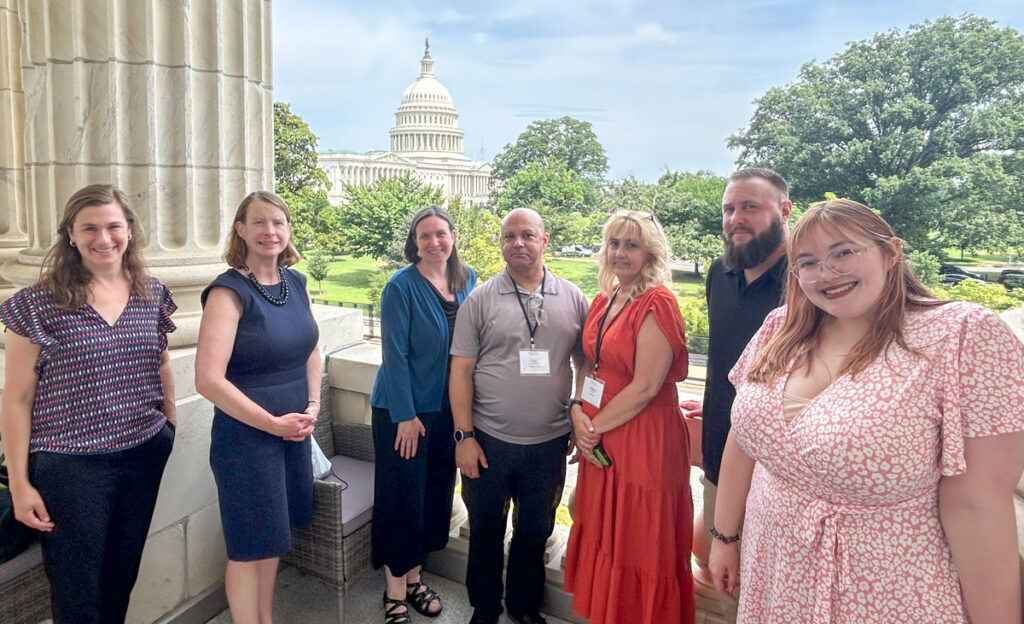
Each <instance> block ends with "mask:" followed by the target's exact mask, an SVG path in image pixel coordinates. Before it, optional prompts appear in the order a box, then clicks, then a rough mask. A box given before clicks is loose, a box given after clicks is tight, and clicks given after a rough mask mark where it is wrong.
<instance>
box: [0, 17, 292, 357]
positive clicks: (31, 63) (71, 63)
mask: <svg viewBox="0 0 1024 624" xmlns="http://www.w3.org/2000/svg"><path fill="white" fill-rule="evenodd" d="M0 1H6V2H11V1H12V0H0ZM20 10H21V17H22V20H23V22H24V25H25V30H24V40H23V43H22V46H21V59H22V60H21V64H22V81H23V84H24V92H25V110H26V111H27V114H26V119H25V128H26V130H25V162H26V165H25V195H26V197H27V200H28V205H29V206H30V207H31V209H30V210H29V211H28V247H27V248H26V249H25V250H24V251H22V252H21V253H19V254H18V257H17V258H15V259H14V260H10V261H8V262H7V263H6V264H4V265H3V267H2V268H0V275H2V276H3V277H4V278H5V279H7V280H10V281H11V282H13V283H14V284H15V285H18V286H22V285H27V284H30V283H32V282H34V281H35V280H36V279H37V277H38V274H39V266H40V263H41V260H42V256H43V254H45V252H46V250H47V249H48V248H49V247H50V245H51V243H52V242H53V240H54V236H55V232H54V230H55V228H56V225H57V223H58V222H59V220H60V217H61V213H62V210H63V206H64V203H65V202H66V200H67V198H68V197H69V196H70V195H71V194H72V193H73V192H74V191H75V190H77V189H78V188H80V187H82V186H85V185H86V184H91V183H97V182H109V183H112V184H115V185H117V186H119V187H121V188H122V189H123V190H124V191H125V192H126V193H127V195H128V197H129V200H130V201H131V202H132V204H133V207H134V208H135V210H136V212H138V214H139V217H140V219H141V221H142V223H143V225H144V228H145V230H146V234H147V238H148V246H147V247H146V248H145V257H146V260H147V262H148V264H149V265H150V268H151V269H152V271H153V273H154V274H155V275H156V276H157V277H159V278H160V279H162V280H163V281H164V282H165V283H166V284H167V285H168V286H169V287H170V288H171V289H172V290H173V291H174V295H175V301H176V302H177V303H178V313H177V314H175V317H174V320H175V323H177V325H178V331H177V332H175V333H174V334H172V335H171V340H172V344H173V345H174V346H186V345H190V344H194V343H195V341H196V337H197V335H198V327H199V316H200V314H201V310H200V305H199V293H200V291H201V290H202V289H203V288H204V287H205V286H206V284H208V283H209V282H210V281H211V280H212V279H213V278H214V276H216V275H217V274H218V273H219V272H221V271H222V270H224V268H225V265H224V264H223V262H222V260H221V259H220V256H221V253H222V252H223V247H224V242H225V240H226V235H227V233H228V231H229V228H230V227H231V218H232V216H233V215H234V211H235V208H236V207H237V205H238V203H239V202H240V201H241V199H242V198H243V197H244V196H245V195H246V193H248V192H249V191H252V190H256V189H271V188H273V177H274V172H273V101H272V94H271V51H270V17H271V15H270V14H271V11H270V2H269V0H208V1H204V2H166V1H164V0H89V1H88V2H82V1H80V0H20ZM3 62H6V61H3ZM3 214H5V213H4V208H3V207H0V215H3ZM0 218H2V216H0Z"/></svg>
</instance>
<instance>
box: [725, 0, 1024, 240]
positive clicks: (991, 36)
mask: <svg viewBox="0 0 1024 624" xmlns="http://www.w3.org/2000/svg"><path fill="white" fill-rule="evenodd" d="M1021 59H1024V37H1022V36H1021V34H1020V33H1018V32H1017V31H1015V30H1013V29H1011V28H998V27H996V25H995V23H994V22H992V21H990V20H987V19H983V18H980V17H976V16H973V15H963V16H960V17H956V18H954V17H942V18H939V19H937V20H935V21H934V22H932V21H926V22H924V23H922V24H917V25H913V26H911V27H910V28H909V29H907V31H906V32H905V33H903V32H900V31H898V30H892V31H888V32H884V33H879V34H876V35H875V36H874V37H873V38H871V39H870V40H865V41H859V42H854V43H851V44H849V45H848V46H847V48H846V50H845V51H843V52H841V53H839V54H837V55H836V56H834V57H832V58H831V59H829V60H827V61H825V62H824V63H821V64H817V63H814V62H810V63H807V64H805V65H804V66H803V67H802V68H801V70H800V73H799V76H798V77H797V80H796V81H795V82H793V83H791V84H789V85H786V86H783V87H776V88H773V89H771V90H769V91H768V92H767V93H765V95H764V96H762V97H761V98H759V99H757V100H756V101H755V104H756V107H757V108H756V110H755V112H754V115H753V117H752V118H751V120H750V124H749V126H748V127H746V128H744V129H743V130H741V131H740V132H739V133H738V134H736V135H734V136H732V137H730V138H729V146H730V147H733V148H738V149H739V150H740V155H739V159H738V164H739V165H741V166H754V165H756V166H767V167H771V168H773V169H775V170H776V171H778V172H779V173H781V174H782V175H783V176H784V177H786V178H787V180H788V181H789V182H790V184H791V194H792V197H793V199H794V200H795V201H803V202H809V201H816V200H820V199H821V198H822V197H823V196H824V194H825V192H826V191H833V192H835V193H836V194H837V195H839V196H841V197H849V198H851V199H856V200H859V201H864V202H867V203H868V204H869V205H871V206H872V207H874V208H876V209H879V210H880V211H881V212H882V215H883V216H884V217H885V218H886V219H887V220H888V221H889V222H890V223H891V224H892V225H893V226H894V227H895V228H896V230H897V232H898V233H899V234H900V235H901V236H902V237H904V238H906V239H908V240H909V241H910V242H911V243H912V244H917V245H928V244H932V245H934V244H936V242H938V241H936V240H934V239H931V238H930V233H932V232H934V231H940V230H942V229H943V228H942V226H943V224H947V225H948V223H949V220H948V219H946V218H945V211H946V210H947V209H948V207H949V206H951V205H957V206H967V205H974V206H977V205H978V204H979V203H980V202H995V203H996V204H998V205H1009V204H1010V203H1011V202H1010V198H1012V197H1019V196H1020V189H1019V185H1020V181H1019V176H1016V181H1015V182H1013V183H1011V184H1010V186H1009V188H1003V190H1002V194H1001V195H999V196H993V193H992V192H991V189H989V191H987V192H986V193H984V194H983V195H980V194H978V193H974V192H968V191H969V190H970V189H972V188H975V187H974V186H973V185H971V184H969V183H967V180H968V179H969V178H968V177H964V176H963V175H958V174H957V172H960V173H961V174H964V173H965V172H971V171H973V172H979V171H982V170H984V171H987V172H988V173H989V174H991V175H993V176H994V175H997V174H998V173H1005V172H1011V171H1012V172H1018V173H1019V172H1020V165H1019V159H1018V158H1017V154H1018V153H1019V152H1020V150H1021V147H1022V144H1024V63H1022V62H1021ZM1014 187H1017V188H1014ZM974 214H977V213H976V212H974V211H970V215H974ZM971 218H972V219H973V218H974V217H971ZM947 229H948V228H947ZM946 233H947V234H949V232H948V231H947V232H946Z"/></svg>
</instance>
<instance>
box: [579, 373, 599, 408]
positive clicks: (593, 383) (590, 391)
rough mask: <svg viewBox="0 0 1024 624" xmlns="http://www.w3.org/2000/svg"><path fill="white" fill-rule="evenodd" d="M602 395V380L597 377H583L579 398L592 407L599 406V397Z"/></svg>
mask: <svg viewBox="0 0 1024 624" xmlns="http://www.w3.org/2000/svg"><path fill="white" fill-rule="evenodd" d="M603 395H604V382H603V381H601V380H600V379H598V378H597V377H589V376H588V377H585V378H584V379H583V392H582V393H581V394H580V398H581V399H583V400H584V401H586V402H587V403H590V404H591V405H593V406H594V407H601V397H602V396H603Z"/></svg>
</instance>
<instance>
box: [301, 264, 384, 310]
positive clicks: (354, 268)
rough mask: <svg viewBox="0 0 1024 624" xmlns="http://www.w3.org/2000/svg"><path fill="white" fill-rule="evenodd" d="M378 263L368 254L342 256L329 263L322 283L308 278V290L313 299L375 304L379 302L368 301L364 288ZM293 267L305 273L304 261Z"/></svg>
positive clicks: (375, 270) (367, 285)
mask: <svg viewBox="0 0 1024 624" xmlns="http://www.w3.org/2000/svg"><path fill="white" fill-rule="evenodd" d="M378 264H379V263H378V262H377V261H376V260H374V259H373V258H370V257H369V256H364V257H362V258H356V257H354V256H342V257H341V260H338V261H336V262H332V263H331V266H330V268H329V269H328V270H327V279H325V280H324V281H323V283H322V284H317V282H316V281H315V280H312V279H309V280H308V282H309V283H308V285H309V292H310V293H311V294H312V295H313V298H314V299H327V300H329V301H344V302H345V303H364V304H366V303H372V304H374V305H377V304H378V303H380V302H378V301H370V298H369V297H368V296H367V295H366V289H367V287H369V285H370V276H371V275H373V274H374V273H376V272H377V266H378ZM295 268H296V270H298V271H300V272H302V273H304V274H305V273H306V261H305V260H303V261H302V262H300V263H299V264H297V265H296V266H295ZM307 278H308V274H307ZM321 286H322V287H323V291H322V292H321V291H320V288H321Z"/></svg>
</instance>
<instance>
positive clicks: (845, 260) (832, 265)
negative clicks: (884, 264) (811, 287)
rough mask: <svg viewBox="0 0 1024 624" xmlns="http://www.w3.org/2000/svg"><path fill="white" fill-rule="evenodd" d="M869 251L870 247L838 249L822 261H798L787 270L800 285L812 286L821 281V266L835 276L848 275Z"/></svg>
mask: <svg viewBox="0 0 1024 624" xmlns="http://www.w3.org/2000/svg"><path fill="white" fill-rule="evenodd" d="M868 249H871V245H868V246H867V247H861V248H860V249H851V248H845V249H838V250H836V251H833V252H832V253H830V254H829V255H827V256H825V259H824V260H800V261H798V262H795V263H793V264H792V265H790V267H789V270H790V271H792V272H793V275H795V276H796V278H797V279H798V280H800V283H801V284H813V283H815V282H817V281H818V280H820V279H821V271H822V266H827V267H828V270H829V271H832V272H833V273H835V274H836V275H849V274H850V273H853V272H854V271H855V270H856V269H857V258H858V257H859V256H860V255H861V254H862V253H864V252H865V251H867V250H868Z"/></svg>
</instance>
